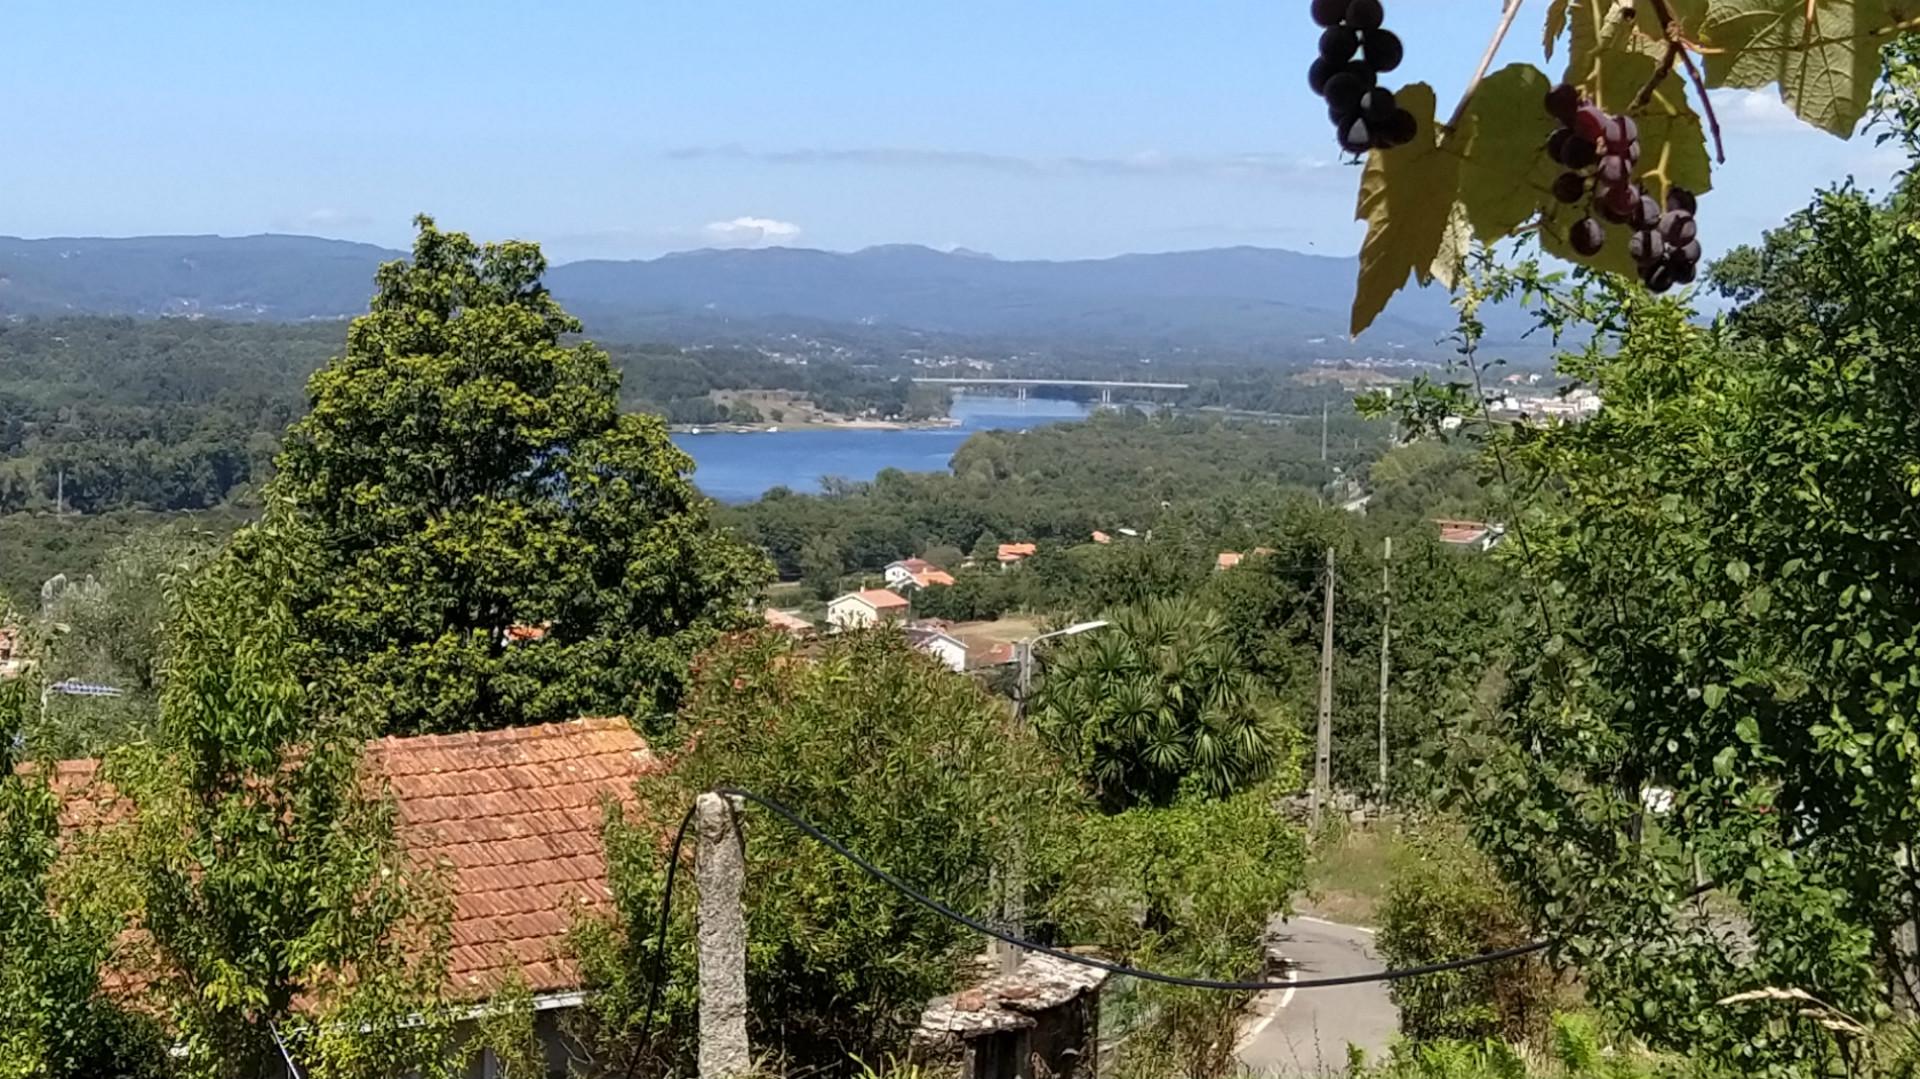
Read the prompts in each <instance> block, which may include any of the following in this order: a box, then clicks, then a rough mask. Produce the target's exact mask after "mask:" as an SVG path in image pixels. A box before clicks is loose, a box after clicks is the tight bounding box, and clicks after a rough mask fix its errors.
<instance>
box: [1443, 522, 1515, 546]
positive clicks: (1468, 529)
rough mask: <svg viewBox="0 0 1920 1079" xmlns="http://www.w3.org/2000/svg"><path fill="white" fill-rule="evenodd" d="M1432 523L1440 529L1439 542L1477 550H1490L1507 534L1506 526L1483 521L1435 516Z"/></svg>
mask: <svg viewBox="0 0 1920 1079" xmlns="http://www.w3.org/2000/svg"><path fill="white" fill-rule="evenodd" d="M1433 523H1434V525H1435V526H1437V527H1438V528H1439V529H1440V542H1441V543H1445V544H1450V545H1452V546H1455V547H1468V548H1472V549H1473V550H1477V551H1486V550H1491V549H1492V548H1493V546H1494V545H1495V544H1497V543H1499V542H1500V539H1501V537H1503V536H1505V535H1506V534H1507V526H1506V525H1499V524H1488V523H1487V522H1485V521H1458V520H1452V519H1449V518H1443V517H1436V518H1434V519H1433Z"/></svg>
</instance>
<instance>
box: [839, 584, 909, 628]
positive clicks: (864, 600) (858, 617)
mask: <svg viewBox="0 0 1920 1079" xmlns="http://www.w3.org/2000/svg"><path fill="white" fill-rule="evenodd" d="M910 606H911V605H910V604H909V603H908V602H907V600H906V597H905V596H902V595H900V594H899V593H898V592H889V591H887V590H886V589H884V588H866V589H862V590H860V591H858V592H848V593H847V594H846V595H844V596H837V597H835V598H834V599H833V600H832V601H831V602H829V603H828V604H827V624H828V625H830V626H832V627H833V628H834V629H835V630H848V629H866V628H867V627H869V626H877V625H880V624H881V623H883V622H895V621H899V620H901V619H904V618H905V617H906V616H907V610H908V608H909V607H910Z"/></svg>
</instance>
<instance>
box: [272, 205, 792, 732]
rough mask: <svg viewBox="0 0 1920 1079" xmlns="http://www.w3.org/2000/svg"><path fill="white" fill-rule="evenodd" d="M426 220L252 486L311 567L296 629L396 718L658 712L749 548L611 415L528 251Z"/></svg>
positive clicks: (444, 724)
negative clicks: (267, 480)
mask: <svg viewBox="0 0 1920 1079" xmlns="http://www.w3.org/2000/svg"><path fill="white" fill-rule="evenodd" d="M419 225H420V232H419V237H418V240H417V241H416V243H415V245H414V251H413V257H412V259H411V260H410V261H407V262H395V263H389V264H388V265H386V266H384V267H382V268H381V270H380V274H379V278H378V292H377V293H376V294H375V296H374V298H373V302H372V306H371V309H370V311H369V313H368V314H366V315H364V316H361V317H360V318H358V319H356V320H355V321H354V323H353V326H352V329H351V330H350V331H349V333H348V338H347V349H346V352H345V354H344V355H342V356H340V357H337V358H336V359H335V360H333V361H332V362H331V363H329V364H328V365H327V367H325V368H324V369H322V370H321V371H320V372H318V373H317V374H315V375H314V377H313V380H312V382H311V384H310V386H309V393H310V394H311V397H312V405H313V407H312V410H311V411H310V412H309V414H308V415H307V416H306V417H305V418H303V419H302V420H300V421H299V422H298V423H296V424H295V425H294V426H293V427H292V428H291V429H290V430H289V432H288V437H287V444H286V448H285V449H284V450H283V452H282V453H281V456H280V459H279V462H278V463H279V473H278V475H277V476H276V477H275V478H274V480H273V482H272V483H271V485H270V486H269V488H268V495H269V499H270V502H271V505H270V507H269V515H270V517H271V518H274V519H277V520H278V521H279V522H280V523H279V524H276V526H275V530H276V531H275V533H274V534H276V535H278V536H281V537H283V538H282V539H281V540H280V542H294V543H298V544H300V545H301V546H302V547H303V548H304V549H305V550H306V551H308V552H309V553H310V556H311V559H312V561H311V562H310V563H309V566H310V572H308V573H307V574H306V576H304V577H303V579H301V580H298V581H293V582H289V588H290V589H291V592H290V596H291V599H290V607H291V610H292V611H293V614H294V617H295V618H296V620H297V623H298V625H299V627H300V637H301V639H302V640H303V641H305V642H307V643H308V645H309V646H310V647H311V650H312V653H313V659H314V661H315V662H316V664H317V665H318V666H319V667H320V668H321V669H322V670H324V671H325V673H326V674H327V676H328V677H329V678H330V679H331V680H332V681H333V683H334V684H336V685H339V686H342V687H351V689H352V691H353V693H355V694H357V695H359V696H360V697H361V698H362V699H363V700H366V701H369V702H371V703H372V705H373V706H374V707H376V708H377V709H379V710H380V711H381V713H382V714H384V715H385V716H386V717H387V725H388V727H389V729H392V730H398V731H432V730H452V729H460V728H473V727H491V726H502V725H512V724H517V723H532V722H542V721H548V720H558V719H568V718H572V717H574V716H578V715H584V714H594V713H610V712H632V713H635V714H640V715H651V714H653V713H654V712H656V711H658V710H659V709H661V708H663V707H665V706H667V705H669V704H670V703H671V702H672V701H673V699H674V698H675V696H676V694H677V692H678V689H679V687H680V685H681V682H682V680H683V679H684V678H685V676H686V673H687V666H688V663H689V662H690V660H691V658H692V655H693V653H694V652H695V651H696V650H697V649H699V648H700V647H702V646H703V645H705V644H707V643H709V642H711V641H712V640H713V639H714V638H715V636H716V635H717V634H718V633H719V632H721V631H722V630H724V629H726V628H728V627H731V626H735V625H738V624H740V623H741V621H742V619H743V617H744V612H745V608H746V601H747V599H748V598H749V597H750V596H751V595H752V594H753V591H754V589H755V587H756V586H757V585H758V583H759V581H760V579H761V575H762V572H763V570H762V567H763V563H762V562H761V560H760V559H759V557H758V556H757V555H755V554H754V553H753V552H752V551H751V550H749V549H748V548H745V547H743V546H741V545H740V544H738V543H737V542H735V541H733V540H731V539H729V538H728V537H726V536H724V535H722V534H720V533H719V532H718V531H717V530H716V529H715V528H714V527H713V525H712V522H711V520H710V518H709V516H708V503H707V501H706V500H705V499H704V498H703V497H702V496H701V495H700V494H699V493H698V492H697V491H696V490H695V489H694V487H693V484H692V481H691V480H690V479H689V477H688V473H689V472H691V470H692V461H691V460H690V459H689V458H688V457H687V456H686V455H685V454H684V453H682V452H680V451H679V450H678V449H676V448H675V447H674V446H673V444H672V443H671V442H670V441H668V439H667V432H666V427H665V424H664V423H663V422H662V421H661V420H660V419H659V418H658V417H654V416H644V415H635V414H622V413H621V412H620V411H619V408H618V396H619V379H618V376H617V375H616V374H615V372H614V370H613V368H612V366H611V365H610V363H609V362H608V359H607V356H606V354H605V353H604V352H602V351H601V350H600V349H598V348H596V347H594V346H593V345H592V344H590V343H585V342H579V343H568V342H567V341H566V340H565V338H566V337H567V335H569V334H574V333H577V332H578V331H579V328H580V327H579V324H578V323H577V322H575V321H574V320H573V319H572V318H571V317H570V316H568V315H567V313H566V312H565V311H563V310H562V309H561V308H560V306H559V305H558V304H557V303H555V302H554V301H553V299H552V298H551V297H550V296H549V295H548V294H547V292H546V289H545V288H544V287H543V286H542V285H541V283H540V278H541V274H542V272H543V271H544V269H545V265H546V263H545V260H544V259H543V258H542V257H541V255H540V252H539V249H538V248H537V247H535V246H534V245H532V244H527V243H519V242H510V243H503V244H489V245H486V246H484V247H482V246H479V245H476V244H475V243H474V242H473V241H471V240H469V239H468V238H467V237H466V236H464V235H462V234H460V233H452V232H442V231H440V230H439V229H438V228H436V227H435V226H434V224H433V222H432V221H431V220H429V219H426V218H422V219H421V220H420V222H419ZM267 536H268V533H264V532H261V531H259V530H250V531H248V532H246V533H243V534H242V535H241V536H240V537H239V538H238V539H237V540H236V550H237V551H238V552H239V554H240V557H242V558H247V559H258V557H259V552H260V548H261V546H262V545H263V543H265V542H266V541H267ZM516 627H518V632H516Z"/></svg>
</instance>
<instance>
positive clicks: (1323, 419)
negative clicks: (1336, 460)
mask: <svg viewBox="0 0 1920 1079" xmlns="http://www.w3.org/2000/svg"><path fill="white" fill-rule="evenodd" d="M1309 415H1311V413H1309ZM1326 459H1327V403H1326V402H1325V401H1322V402H1320V460H1321V462H1322V463H1324V462H1325V461H1326Z"/></svg>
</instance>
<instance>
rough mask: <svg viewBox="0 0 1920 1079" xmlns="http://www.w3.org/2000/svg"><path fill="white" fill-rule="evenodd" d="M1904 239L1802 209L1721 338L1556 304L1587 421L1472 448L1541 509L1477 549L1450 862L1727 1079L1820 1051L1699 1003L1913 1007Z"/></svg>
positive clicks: (1595, 304) (1676, 321) (1661, 310)
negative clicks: (1497, 631)
mask: <svg viewBox="0 0 1920 1079" xmlns="http://www.w3.org/2000/svg"><path fill="white" fill-rule="evenodd" d="M1913 220H1914V219H1913V218H1912V216H1911V215H1909V214H1908V213H1907V211H1906V210H1905V209H1904V208H1903V207H1902V205H1901V204H1900V202H1899V200H1894V201H1893V202H1890V203H1886V204H1879V205H1876V204H1875V203H1874V202H1873V201H1871V200H1869V199H1868V198H1866V197H1864V196H1862V195H1861V194H1859V193H1858V192H1856V191H1853V190H1850V189H1844V188H1843V189H1839V190H1835V191H1830V192H1826V193H1823V194H1821V195H1820V196H1818V197H1817V198H1816V199H1815V200H1814V202H1813V204H1812V205H1811V206H1810V207H1809V208H1808V209H1807V210H1806V211H1805V212H1804V213H1802V214H1800V215H1796V217H1795V218H1794V219H1793V221H1792V222H1790V224H1789V226H1788V227H1787V228H1785V229H1783V230H1780V231H1778V232H1776V233H1773V234H1770V235H1769V237H1768V239H1767V242H1766V245H1765V249H1764V250H1763V251H1760V252H1757V253H1754V254H1753V256H1752V257H1751V258H1745V257H1743V262H1744V264H1745V265H1744V266H1742V267H1735V268H1737V269H1739V270H1740V273H1741V274H1746V273H1748V271H1749V269H1750V268H1752V267H1755V266H1757V267H1759V268H1760V273H1759V274H1758V276H1754V277H1748V278H1745V280H1747V281H1748V282H1749V284H1747V285H1743V286H1741V287H1742V288H1750V289H1751V290H1752V291H1751V292H1743V293H1741V294H1740V295H1739V297H1738V298H1739V299H1740V301H1741V303H1742V304H1743V306H1742V307H1741V308H1740V309H1739V310H1738V311H1736V312H1735V314H1734V315H1733V316H1732V317H1731V318H1729V319H1728V320H1726V322H1725V323H1724V324H1721V325H1717V326H1713V327H1707V326H1702V325H1700V324H1699V323H1697V322H1696V321H1695V320H1694V319H1693V318H1692V316H1691V312H1689V311H1688V310H1687V309H1686V308H1684V307H1683V306H1681V305H1679V304H1675V303H1671V302H1661V301H1654V300H1651V299H1649V298H1647V297H1645V296H1643V295H1640V294H1638V293H1636V292H1633V291H1631V290H1629V289H1627V288H1625V287H1624V286H1622V285H1620V284H1618V283H1617V282H1612V281H1609V280H1585V281H1581V282H1577V283H1576V285H1575V287H1574V288H1572V289H1570V290H1564V291H1561V292H1559V293H1558V294H1557V295H1555V297H1554V301H1553V303H1552V304H1551V305H1550V308H1549V310H1550V311H1552V312H1553V313H1554V314H1555V317H1565V318H1567V319H1569V320H1570V324H1571V325H1576V326H1582V327H1590V328H1591V329H1592V331H1593V333H1592V340H1591V343H1590V344H1588V346H1587V347H1586V348H1584V349H1583V350H1581V351H1579V352H1576V353H1574V354H1572V355H1570V356H1568V357H1566V358H1564V359H1563V361H1562V370H1563V373H1565V374H1566V375H1568V376H1569V377H1572V378H1575V379H1578V380H1580V381H1581V382H1582V383H1584V384H1586V385H1590V386H1594V387H1596V388H1597V389H1598V390H1599V391H1600V392H1601V393H1602V394H1603V395H1604V396H1605V399H1606V402H1607V403H1606V407H1605V408H1604V409H1603V410H1602V411H1601V413H1600V414H1599V415H1598V416H1596V417H1594V418H1592V419H1590V420H1588V421H1587V422H1584V423H1580V424H1571V425H1559V426H1554V427H1549V428H1545V429H1522V428H1497V429H1495V430H1493V431H1491V432H1488V437H1489V438H1490V439H1491V445H1490V447H1489V452H1490V455H1497V456H1496V457H1495V458H1494V459H1495V461H1496V462H1497V463H1499V464H1500V465H1501V467H1505V468H1507V469H1509V470H1510V471H1511V473H1512V474H1513V477H1514V481H1515V482H1514V489H1516V490H1522V491H1535V492H1539V493H1538V494H1537V495H1536V496H1535V497H1534V498H1533V499H1532V500H1531V502H1530V504H1529V505H1527V506H1525V507H1523V514H1522V520H1521V522H1520V523H1521V524H1523V525H1524V530H1523V531H1524V540H1525V542H1524V543H1521V542H1515V543H1512V544H1508V545H1504V547H1503V550H1504V555H1505V557H1506V558H1507V560H1508V565H1509V566H1510V567H1511V568H1512V569H1514V570H1515V571H1516V572H1518V573H1519V574H1521V575H1522V576H1523V579H1524V581H1525V583H1526V589H1525V596H1524V601H1523V602H1517V603H1515V604H1513V605H1511V606H1510V607H1509V608H1508V611H1507V613H1506V614H1505V615H1504V620H1505V621H1506V622H1507V623H1508V624H1509V625H1510V626H1512V627H1513V628H1514V630H1515V631H1516V632H1517V633H1518V635H1519V639H1518V640H1517V642H1516V643H1515V645H1514V654H1515V655H1516V656H1521V657H1526V662H1525V663H1524V664H1523V665H1517V666H1516V667H1515V668H1514V670H1513V671H1512V683H1511V689H1510V691H1509V694H1508V698H1507V700H1506V702H1505V707H1504V708H1503V709H1502V710H1501V711H1500V712H1499V713H1498V714H1497V715H1496V716H1495V717H1494V718H1493V720H1492V721H1491V722H1490V723H1488V724H1486V725H1485V726H1479V725H1473V724H1467V725H1462V726H1461V727H1459V728H1457V729H1456V731H1455V736H1454V738H1453V739H1452V743H1453V745H1454V746H1455V749H1456V757H1455V763H1456V764H1457V765H1458V767H1459V768H1460V771H1461V780H1462V782H1461V783H1460V786H1459V789H1460V791H1461V792H1462V794H1463V797H1464V798H1465V799H1466V802H1467V804H1468V805H1469V806H1470V807H1471V811H1472V825H1473V830H1474V834H1475V838H1476V840H1477V841H1478V842H1479V843H1480V845H1481V846H1482V847H1483V849H1485V850H1486V851H1487V853H1488V854H1489V856H1490V857H1492V858H1493V859H1494V861H1495V864H1496V865H1498V866H1499V867H1500V869H1501V871H1502V874H1503V876H1504V877H1505V878H1506V879H1507V880H1508V881H1509V882H1510V883H1511V884H1513V885H1514V886H1515V888H1516V890H1517V892H1518V893H1519V894H1520V896H1521V897H1522V899H1523V900H1524V901H1525V902H1526V903H1527V904H1528V906H1529V909H1530V912H1531V914H1532V915H1533V916H1534V918H1536V919H1537V924H1540V925H1545V926H1550V927H1552V928H1553V930H1554V931H1555V932H1556V935H1557V936H1558V938H1559V940H1560V942H1561V943H1560V952H1559V954H1560V956H1561V957H1562V958H1564V959H1566V960H1569V961H1572V962H1574V963H1576V964H1578V965H1579V966H1580V968H1581V970H1582V974H1583V975H1584V978H1585V980H1586V983H1587V985H1588V987H1589V990H1590V994H1591V997H1592V999H1594V1000H1595V1001H1596V1002H1598V1003H1600V1004H1601V1005H1602V1006H1603V1007H1605V1008H1607V1009H1608V1010H1609V1011H1610V1012H1611V1013H1612V1014H1613V1016H1614V1017H1615V1018H1616V1019H1617V1020H1618V1021H1619V1022H1620V1023H1622V1024H1623V1025H1624V1026H1626V1027H1627V1028H1628V1029H1630V1030H1633V1031H1634V1032H1636V1033H1638V1034H1640V1035H1642V1036H1644V1037H1647V1038H1649V1039H1650V1040H1652V1041H1654V1042H1655V1044H1657V1045H1663V1046H1669V1047H1673V1048H1676V1049H1686V1050H1688V1051H1692V1052H1698V1053H1701V1054H1704V1055H1708V1056H1711V1057H1713V1058H1715V1059H1718V1060H1721V1061H1726V1062H1732V1063H1735V1064H1737V1065H1738V1066H1739V1067H1740V1068H1742V1069H1744V1070H1749V1071H1757V1070H1761V1069H1768V1068H1771V1069H1775V1070H1797V1071H1801V1072H1806V1073H1814V1072H1818V1071H1820V1070H1821V1069H1823V1068H1826V1067H1828V1066H1829V1065H1830V1064H1834V1063H1835V1062H1837V1061H1839V1060H1841V1059H1843V1056H1844V1054H1843V1047H1841V1046H1840V1045H1838V1044H1836V1042H1835V1038H1836V1034H1835V1033H1834V1032H1833V1031H1831V1030H1829V1029H1826V1028H1823V1027H1821V1026H1819V1025H1817V1024H1802V1023H1796V1022H1792V1021H1790V1020H1788V1019H1787V1018H1785V1017H1783V1015H1782V1013H1781V1011H1780V1003H1779V1001H1777V1000H1776V1001H1769V1000H1765V999H1759V998H1747V999H1744V1000H1743V1001H1740V1002H1737V1003H1734V1004H1728V1005H1724V1006H1721V1005H1717V1003H1716V1002H1718V1001H1720V1000H1723V999H1724V998H1726V997H1728V996H1731V995H1734V994H1737V993H1740V992H1743V991H1745V990H1751V989H1754V988H1757V987H1775V988H1781V989H1795V990H1798V991H1801V992H1805V993H1809V994H1812V995H1813V996H1815V997H1818V998H1819V999H1821V1000H1823V1001H1827V1002H1830V1003H1832V1004H1834V1005H1837V1006H1838V1007H1840V1008H1843V1009H1845V1010H1846V1011H1847V1012H1849V1013H1851V1014H1853V1015H1856V1016H1867V1015H1872V1014H1874V1013H1875V1012H1877V1011H1884V1010H1885V1009H1889V1008H1891V1007H1892V1006H1893V1005H1896V1004H1898V1005H1903V1006H1906V1007H1911V1006H1912V1004H1913V1003H1914V998H1915V995H1916V994H1915V990H1914V988H1913V987H1914V986H1915V985H1916V984H1920V983H1917V982H1916V979H1915V971H1916V969H1920V963H1916V957H1915V956H1914V954H1913V952H1912V949H1911V945H1910V944H1909V943H1905V942H1904V940H1903V937H1904V930H1903V929H1902V928H1901V927H1903V926H1905V925H1907V924H1909V923H1911V922H1912V921H1913V920H1914V919H1915V917H1916V915H1920V907H1916V896H1920V892H1916V890H1915V888H1914V877H1913V872H1912V860H1911V850H1912V847H1911V844H1912V842H1913V837H1914V836H1915V835H1916V834H1920V802H1917V801H1916V800H1915V799H1914V797H1913V791H1914V790H1915V789H1916V787H1920V752H1917V751H1916V748H1915V747H1916V740H1915V736H1914V735H1913V734H1912V728H1913V724H1914V717H1915V716H1916V715H1920V682H1916V679H1915V678H1914V676H1913V671H1914V663H1915V657H1916V656H1920V629H1917V628H1916V627H1920V592H1916V589H1915V583H1916V581H1917V580H1920V577H1916V575H1915V574H1914V573H1913V571H1912V568H1913V567H1914V566H1915V565H1920V539H1917V538H1916V537H1920V529H1916V528H1915V524H1914V507H1915V505H1916V500H1920V427H1916V422H1917V421H1916V416H1917V415H1920V413H1916V410H1915V409H1914V407H1913V402H1914V401H1915V400H1916V399H1920V347H1917V346H1916V342H1920V314H1917V313H1920V231H1916V229H1915V228H1914V227H1913ZM1725 280H1728V281H1731V280H1733V275H1732V274H1731V273H1729V274H1728V276H1727V277H1726V278H1725ZM1489 285H1490V287H1491V289H1492V290H1493V291H1496V292H1497V291H1499V290H1503V289H1512V290H1520V289H1534V288H1540V287H1551V282H1550V281H1547V280H1545V279H1544V278H1542V277H1541V276H1540V275H1539V274H1537V273H1536V272H1534V271H1533V270H1532V269H1531V268H1529V267H1521V268H1519V269H1518V270H1516V271H1514V272H1513V273H1511V274H1508V273H1495V274H1493V275H1492V276H1491V277H1490V279H1489ZM1478 287H1479V286H1476V288H1478ZM1520 538H1521V537H1516V539H1520ZM1697 874H1698V875H1704V876H1705V877H1707V878H1709V879H1712V880H1716V881H1719V882H1720V885H1721V886H1720V891H1719V894H1718V896H1717V897H1716V899H1715V900H1714V902H1713V903H1712V904H1711V905H1710V906H1706V905H1701V904H1698V903H1695V902H1691V901H1688V900H1687V899H1686V898H1685V897H1686V896H1687V894H1688V892H1689V890H1690V887H1691V885H1692V884H1693V882H1694V881H1695V880H1696V879H1697V877H1696V875H1697ZM1729 923H1733V924H1738V925H1739V926H1740V928H1741V934H1742V936H1743V938H1744V939H1745V941H1746V942H1747V943H1746V945H1745V946H1743V947H1738V948H1735V947H1730V946H1729V945H1728V943H1727V942H1726V941H1725V940H1724V939H1723V933H1722V931H1721V928H1722V926H1724V925H1726V924H1729Z"/></svg>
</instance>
